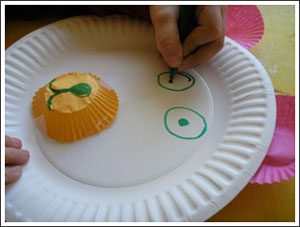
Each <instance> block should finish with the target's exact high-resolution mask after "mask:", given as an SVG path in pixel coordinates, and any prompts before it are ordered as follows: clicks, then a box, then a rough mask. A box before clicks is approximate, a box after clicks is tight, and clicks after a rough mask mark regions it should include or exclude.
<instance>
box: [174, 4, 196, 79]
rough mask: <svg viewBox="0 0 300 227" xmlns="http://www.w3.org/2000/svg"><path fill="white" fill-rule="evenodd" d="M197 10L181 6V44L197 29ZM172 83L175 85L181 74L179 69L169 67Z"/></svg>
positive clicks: (179, 23)
mask: <svg viewBox="0 0 300 227" xmlns="http://www.w3.org/2000/svg"><path fill="white" fill-rule="evenodd" d="M195 9H196V6H190V5H184V6H180V9H179V19H178V32H179V37H180V42H181V43H183V42H184V40H185V39H186V37H187V36H188V35H189V34H190V32H191V31H192V30H193V29H194V27H195ZM169 73H170V80H169V82H170V83H173V79H174V77H175V75H176V74H180V73H179V72H178V69H176V68H171V67H169Z"/></svg>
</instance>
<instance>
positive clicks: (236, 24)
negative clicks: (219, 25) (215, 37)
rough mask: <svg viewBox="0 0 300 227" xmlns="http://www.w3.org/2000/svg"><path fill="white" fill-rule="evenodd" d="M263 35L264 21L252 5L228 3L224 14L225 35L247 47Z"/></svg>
mask: <svg viewBox="0 0 300 227" xmlns="http://www.w3.org/2000/svg"><path fill="white" fill-rule="evenodd" d="M263 35H264V21H263V17H262V15H261V13H260V11H259V9H258V8H257V7H256V6H254V5H250V6H247V5H241V6H239V5H229V6H228V7H227V14H226V36H227V37H229V38H230V39H232V40H234V41H236V42H237V43H238V44H240V45H241V46H243V47H244V48H246V49H248V48H250V47H252V46H254V45H255V44H257V43H258V42H259V41H260V40H261V38H262V37H263Z"/></svg>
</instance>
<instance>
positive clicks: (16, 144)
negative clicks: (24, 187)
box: [5, 136, 29, 184]
mask: <svg viewBox="0 0 300 227" xmlns="http://www.w3.org/2000/svg"><path fill="white" fill-rule="evenodd" d="M21 148H22V142H21V140H19V139H16V138H13V137H9V136H5V184H9V183H12V182H15V181H16V180H18V179H19V178H20V177H21V175H22V167H21V165H22V164H25V163H26V162H27V161H28V160H29V152H28V151H27V150H23V149H21Z"/></svg>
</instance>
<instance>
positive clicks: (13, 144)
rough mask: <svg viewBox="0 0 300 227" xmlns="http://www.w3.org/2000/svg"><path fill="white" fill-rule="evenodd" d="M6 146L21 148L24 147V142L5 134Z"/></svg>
mask: <svg viewBox="0 0 300 227" xmlns="http://www.w3.org/2000/svg"><path fill="white" fill-rule="evenodd" d="M5 147H14V148H17V149H20V148H21V147H22V142H21V140H19V139H17V138H14V137H10V136H5Z"/></svg>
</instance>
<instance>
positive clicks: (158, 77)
mask: <svg viewBox="0 0 300 227" xmlns="http://www.w3.org/2000/svg"><path fill="white" fill-rule="evenodd" d="M169 73H170V72H162V73H160V74H158V76H157V83H158V84H159V86H161V87H162V88H165V89H167V90H169V91H185V90H187V89H189V88H191V87H193V86H194V84H195V82H196V80H195V78H194V77H193V76H192V75H190V74H185V76H187V77H188V78H190V79H191V80H192V84H191V85H189V86H188V87H185V88H182V89H173V88H169V87H166V86H164V85H163V84H162V83H161V82H160V77H161V76H162V75H164V74H169ZM178 74H180V72H178Z"/></svg>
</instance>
